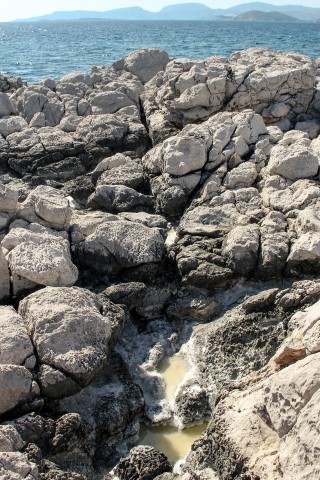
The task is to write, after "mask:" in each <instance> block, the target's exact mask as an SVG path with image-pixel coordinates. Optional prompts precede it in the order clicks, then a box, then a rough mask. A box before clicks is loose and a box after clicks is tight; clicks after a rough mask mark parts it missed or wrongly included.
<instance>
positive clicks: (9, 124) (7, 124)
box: [0, 117, 28, 138]
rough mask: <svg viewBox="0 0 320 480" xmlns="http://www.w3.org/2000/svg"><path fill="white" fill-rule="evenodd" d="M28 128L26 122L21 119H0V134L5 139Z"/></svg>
mask: <svg viewBox="0 0 320 480" xmlns="http://www.w3.org/2000/svg"><path fill="white" fill-rule="evenodd" d="M26 128H28V124H27V122H26V121H25V120H24V119H23V118H21V117H3V118H0V134H1V135H3V136H4V138H7V137H8V135H11V134H12V133H15V132H21V130H25V129H26Z"/></svg>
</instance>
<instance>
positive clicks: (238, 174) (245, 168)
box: [224, 162, 258, 189]
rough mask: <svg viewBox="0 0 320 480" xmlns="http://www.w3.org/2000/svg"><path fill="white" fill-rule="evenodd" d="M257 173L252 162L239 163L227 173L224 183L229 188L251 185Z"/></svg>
mask: <svg viewBox="0 0 320 480" xmlns="http://www.w3.org/2000/svg"><path fill="white" fill-rule="evenodd" d="M257 175H258V172H257V169H256V166H255V165H254V164H253V163H250V162H244V163H240V165H239V166H238V167H236V168H233V169H232V170H231V171H230V172H228V173H227V175H226V178H225V181H224V185H225V186H226V187H227V188H230V189H235V188H247V187H251V186H252V185H253V184H254V182H255V180H256V178H257Z"/></svg>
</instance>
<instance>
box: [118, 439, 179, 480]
mask: <svg viewBox="0 0 320 480" xmlns="http://www.w3.org/2000/svg"><path fill="white" fill-rule="evenodd" d="M171 470H172V466H171V464H170V463H169V461H168V459H167V457H166V456H165V455H164V454H163V453H161V452H159V451H158V450H155V449H154V448H153V447H149V446H145V445H141V446H138V447H134V448H133V449H132V450H131V452H130V454H129V455H128V456H127V457H126V458H123V459H121V460H120V462H119V463H118V465H117V468H116V470H115V472H116V474H117V475H118V477H119V478H120V480H153V479H154V478H156V477H157V476H158V475H160V474H161V473H165V472H171Z"/></svg>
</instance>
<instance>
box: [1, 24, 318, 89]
mask: <svg viewBox="0 0 320 480" xmlns="http://www.w3.org/2000/svg"><path fill="white" fill-rule="evenodd" d="M257 46H266V47H270V48H273V49H275V50H286V51H291V50H295V51H298V52H301V53H305V54H308V55H310V56H312V57H314V58H317V57H320V24H312V23H297V24H296V23H250V22H239V23H236V22H186V21H181V22H175V21H167V22H164V21H153V22H151V21H141V22H140V21H136V22H124V21H117V22H115V21H112V22H111V21H98V20H96V21H93V20H90V21H76V22H52V23H51V22H41V23H0V72H1V73H4V74H5V75H19V76H21V77H22V78H23V79H24V80H27V81H28V82H36V81H38V80H41V79H44V78H48V77H50V78H54V79H58V78H59V77H61V76H62V75H64V74H66V73H69V72H71V71H75V70H77V71H90V69H91V67H92V66H93V65H109V64H111V63H112V62H113V61H114V60H117V59H119V58H121V57H123V56H125V55H127V54H128V53H130V52H132V51H133V50H137V49H139V48H147V47H150V48H151V47H158V48H163V49H165V50H166V51H167V52H168V53H169V55H170V56H171V57H181V56H183V57H189V58H204V57H208V56H210V55H223V56H228V55H230V54H231V53H232V52H234V51H237V50H243V49H246V48H250V47H257Z"/></svg>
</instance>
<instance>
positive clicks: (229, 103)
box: [142, 48, 315, 143]
mask: <svg viewBox="0 0 320 480" xmlns="http://www.w3.org/2000/svg"><path fill="white" fill-rule="evenodd" d="M314 85H315V67H314V65H313V64H312V62H311V61H310V59H309V58H308V57H305V56H303V55H297V54H292V53H275V52H272V51H271V50H267V49H261V48H254V49H250V50H246V51H245V52H237V53H235V54H233V55H231V57H230V58H229V59H227V58H223V57H209V58H207V59H205V60H194V61H192V60H187V59H175V60H172V61H171V62H169V64H168V65H167V67H166V69H165V71H164V72H163V73H160V74H158V75H157V76H156V77H155V78H154V79H152V80H151V81H150V82H149V83H148V84H147V87H146V89H145V92H144V93H143V96H142V98H143V103H144V108H145V110H146V114H147V119H148V124H149V129H150V132H151V136H152V138H153V140H154V141H155V142H156V143H158V142H159V141H160V140H161V139H164V138H165V137H167V136H168V135H170V134H171V133H172V132H173V131H176V128H177V126H178V128H181V127H182V126H184V125H186V124H187V123H192V122H196V121H199V120H205V119H207V118H208V117H209V116H210V115H212V114H213V113H216V112H218V111H219V110H222V109H223V108H226V109H227V110H243V109H245V108H254V109H255V111H256V112H258V113H261V114H262V115H263V116H264V118H265V119H266V120H268V122H270V123H272V122H275V121H278V120H280V119H282V118H284V117H286V116H289V118H292V117H294V116H295V115H298V114H300V113H302V112H305V111H306V110H307V108H308V104H309V102H310V101H311V99H312V97H313V91H314ZM297 92H299V93H298V94H297Z"/></svg>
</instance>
